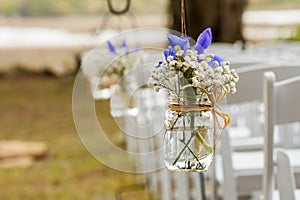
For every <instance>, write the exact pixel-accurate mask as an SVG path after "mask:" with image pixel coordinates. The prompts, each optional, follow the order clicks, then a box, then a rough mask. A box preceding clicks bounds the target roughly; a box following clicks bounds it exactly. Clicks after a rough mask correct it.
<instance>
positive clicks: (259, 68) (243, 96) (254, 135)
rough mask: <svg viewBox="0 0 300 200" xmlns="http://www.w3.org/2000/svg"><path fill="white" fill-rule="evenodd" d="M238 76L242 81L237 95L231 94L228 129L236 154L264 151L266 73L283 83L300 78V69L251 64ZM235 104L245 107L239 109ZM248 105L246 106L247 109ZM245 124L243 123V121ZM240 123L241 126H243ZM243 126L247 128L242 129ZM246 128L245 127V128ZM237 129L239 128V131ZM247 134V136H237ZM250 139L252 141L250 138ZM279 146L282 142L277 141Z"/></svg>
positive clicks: (239, 70) (228, 102) (240, 70)
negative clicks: (297, 76)
mask: <svg viewBox="0 0 300 200" xmlns="http://www.w3.org/2000/svg"><path fill="white" fill-rule="evenodd" d="M236 71H237V72H238V73H239V76H240V81H239V82H238V84H237V91H238V92H237V94H235V95H228V97H227V99H226V101H227V102H226V103H227V106H228V108H229V109H230V108H235V109H236V111H234V110H229V111H228V112H230V113H232V114H233V116H232V118H233V125H232V126H230V127H229V132H230V136H231V137H232V138H236V139H234V140H232V146H233V149H234V150H235V151H249V150H262V146H263V142H264V141H263V125H264V121H263V120H264V118H263V112H262V110H263V106H262V99H263V95H262V84H263V73H264V72H266V71H273V72H274V73H275V74H276V76H277V77H278V80H283V79H286V78H289V77H292V76H295V75H297V74H298V75H300V66H299V65H294V66H293V65H291V66H274V65H266V64H260V65H252V66H248V67H241V68H238V69H237V70H236ZM236 105H243V106H239V107H237V106H236ZM245 105H246V106H245ZM241 121H242V122H241ZM239 122H241V124H242V127H240V124H238V123H239ZM243 125H244V126H243ZM243 127H244V128H243ZM237 128H238V129H237ZM235 133H237V134H239V135H246V140H245V139H244V138H245V137H236V136H235V135H236V134H235ZM249 136H250V137H251V138H249ZM275 143H276V145H277V144H278V143H279V141H278V140H276V141H275Z"/></svg>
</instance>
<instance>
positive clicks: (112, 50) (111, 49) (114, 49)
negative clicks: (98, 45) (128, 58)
mask: <svg viewBox="0 0 300 200" xmlns="http://www.w3.org/2000/svg"><path fill="white" fill-rule="evenodd" d="M106 43H107V45H108V48H109V51H110V52H111V53H113V54H116V53H117V51H116V47H115V46H114V45H113V44H112V43H111V42H110V41H107V42H106Z"/></svg>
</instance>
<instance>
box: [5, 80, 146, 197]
mask: <svg viewBox="0 0 300 200" xmlns="http://www.w3.org/2000/svg"><path fill="white" fill-rule="evenodd" d="M73 81H74V78H72V77H71V78H61V79H57V78H52V77H46V76H35V75H34V76H32V75H31V76H17V77H15V76H13V77H4V78H3V77H0V97H1V100H0V110H1V114H0V127H1V128H0V139H20V140H25V141H45V142H47V143H48V145H49V146H50V150H51V152H50V155H49V156H48V157H47V158H46V159H43V160H40V161H38V162H37V164H35V165H34V166H32V167H28V168H11V169H1V170H0V177H1V178H0V188H1V190H0V199H1V200H2V199H3V200H20V199H22V200H40V199H43V200H44V199H53V200H54V199H55V200H57V199H68V200H69V199H72V200H76V199H80V200H83V199H84V200H86V199H93V200H95V199H101V200H103V199H112V198H113V196H114V192H115V190H116V189H117V188H118V187H119V186H122V185H128V184H132V183H136V182H137V181H138V177H137V175H133V174H128V173H121V172H118V171H115V170H112V169H110V168H108V167H106V166H104V165H102V164H101V163H100V162H98V161H97V160H95V159H94V158H93V157H92V156H91V155H90V154H89V153H88V152H87V151H86V150H85V148H84V147H83V145H82V144H81V142H80V140H79V137H78V136H77V133H76V130H75V127H74V123H73V118H72V110H71V101H72V99H71V98H72V86H73ZM96 108H97V110H98V111H100V112H101V113H103V112H106V113H108V108H109V107H108V106H103V103H102V104H99V105H97V107H96ZM102 116H103V115H102ZM103 120H104V121H105V122H106V123H107V124H108V125H107V128H108V127H109V126H110V127H112V130H113V131H111V133H112V137H113V134H114V132H115V131H116V130H117V129H116V128H114V126H112V124H113V121H112V120H113V119H112V118H111V117H110V116H109V115H108V114H107V115H106V117H105V119H103ZM100 121H101V120H100ZM110 122H111V123H110ZM139 178H141V177H139ZM143 197H145V193H144V192H143V193H141V194H132V195H129V196H128V198H126V199H143Z"/></svg>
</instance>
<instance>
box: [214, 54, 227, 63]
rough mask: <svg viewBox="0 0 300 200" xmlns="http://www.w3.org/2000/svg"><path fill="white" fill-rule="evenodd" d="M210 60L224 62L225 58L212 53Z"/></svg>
mask: <svg viewBox="0 0 300 200" xmlns="http://www.w3.org/2000/svg"><path fill="white" fill-rule="evenodd" d="M212 61H218V63H221V62H224V61H226V59H225V58H223V57H222V56H219V55H216V54H215V55H214V57H213V58H212Z"/></svg>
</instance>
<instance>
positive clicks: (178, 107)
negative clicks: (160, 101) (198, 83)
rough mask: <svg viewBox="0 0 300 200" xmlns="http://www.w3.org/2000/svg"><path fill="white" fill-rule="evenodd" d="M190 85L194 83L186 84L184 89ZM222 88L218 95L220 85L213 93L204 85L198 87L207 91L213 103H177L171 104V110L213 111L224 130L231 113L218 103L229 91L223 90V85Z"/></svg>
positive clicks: (220, 127) (219, 126) (215, 118)
mask: <svg viewBox="0 0 300 200" xmlns="http://www.w3.org/2000/svg"><path fill="white" fill-rule="evenodd" d="M190 87H194V86H192V85H190V84H189V85H186V86H184V87H183V88H182V89H183V90H184V89H186V88H190ZM219 87H221V88H220V93H219V95H217V90H218V87H217V86H215V87H214V92H213V93H209V92H208V91H207V90H206V89H204V88H202V87H196V88H198V89H200V90H201V92H203V93H205V94H206V95H207V98H208V99H209V101H210V102H211V105H201V104H199V105H175V104H170V105H169V108H170V109H171V110H174V111H178V112H190V111H211V112H212V115H213V117H214V120H215V122H216V123H217V125H218V128H219V129H221V130H223V129H225V128H226V127H227V126H228V125H229V124H230V121H231V118H230V115H229V114H228V113H225V112H224V111H223V110H222V108H221V107H220V106H219V105H218V103H219V102H220V101H222V100H223V99H224V98H225V97H226V95H227V92H225V91H224V90H223V87H222V86H219ZM219 117H220V118H221V119H223V121H224V123H223V125H222V124H221V122H220V120H219Z"/></svg>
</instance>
